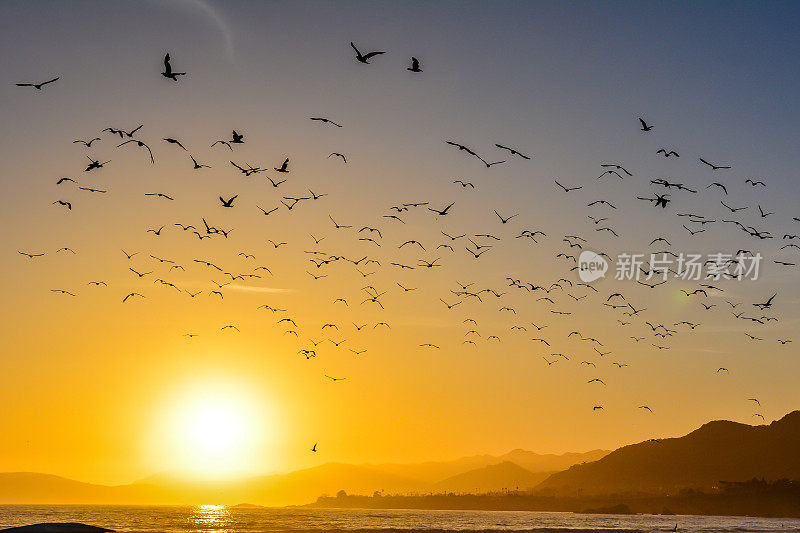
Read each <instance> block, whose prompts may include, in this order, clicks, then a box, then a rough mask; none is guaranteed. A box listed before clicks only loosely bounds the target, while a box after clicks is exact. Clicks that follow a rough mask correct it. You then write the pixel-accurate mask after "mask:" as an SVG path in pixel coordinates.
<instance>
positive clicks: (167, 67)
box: [161, 54, 186, 81]
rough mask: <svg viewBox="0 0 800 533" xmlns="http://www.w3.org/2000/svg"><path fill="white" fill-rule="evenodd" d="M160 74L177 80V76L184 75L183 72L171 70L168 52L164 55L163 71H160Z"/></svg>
mask: <svg viewBox="0 0 800 533" xmlns="http://www.w3.org/2000/svg"><path fill="white" fill-rule="evenodd" d="M161 75H162V76H164V77H165V78H169V79H171V80H172V81H178V76H185V75H186V73H185V72H173V71H172V65H171V64H170V57H169V54H167V55H165V56H164V72H162V73H161Z"/></svg>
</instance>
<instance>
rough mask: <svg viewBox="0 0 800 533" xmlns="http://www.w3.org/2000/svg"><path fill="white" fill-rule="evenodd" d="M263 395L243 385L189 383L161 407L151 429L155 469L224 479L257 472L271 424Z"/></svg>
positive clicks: (266, 451) (263, 459) (265, 453)
mask: <svg viewBox="0 0 800 533" xmlns="http://www.w3.org/2000/svg"><path fill="white" fill-rule="evenodd" d="M270 411H271V410H270V409H269V403H268V402H266V401H265V398H264V397H263V395H260V394H254V393H253V392H248V391H247V388H246V387H244V386H242V384H235V383H209V382H200V383H192V384H190V385H188V386H185V387H184V388H182V389H180V390H179V391H176V392H175V393H173V394H172V395H171V396H170V397H169V398H168V399H167V400H166V402H165V405H164V411H163V412H162V413H163V414H162V416H161V420H160V424H158V428H157V430H156V432H155V433H156V436H155V438H156V440H157V441H158V443H159V445H158V446H157V448H158V451H157V452H156V453H157V455H158V457H157V459H158V461H157V462H158V463H160V468H163V469H168V470H170V471H174V472H179V473H181V474H184V475H191V476H193V477H204V478H226V477H233V476H237V475H242V474H247V473H251V472H253V471H258V470H260V469H262V468H263V467H264V465H265V463H266V462H268V459H269V456H270V453H269V448H270V446H271V445H274V440H275V425H274V423H273V418H272V416H271V415H272V413H271V412H270Z"/></svg>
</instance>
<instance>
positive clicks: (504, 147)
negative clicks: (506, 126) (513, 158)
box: [495, 143, 530, 159]
mask: <svg viewBox="0 0 800 533" xmlns="http://www.w3.org/2000/svg"><path fill="white" fill-rule="evenodd" d="M495 146H497V147H498V148H500V149H501V150H508V151H509V152H511V155H518V156H520V157H521V158H522V159H530V157H528V156H527V155H525V154H522V153H520V152H518V151H516V150H514V149H513V148H509V147H508V146H503V145H502V144H497V143H495Z"/></svg>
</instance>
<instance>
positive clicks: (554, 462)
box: [364, 449, 610, 483]
mask: <svg viewBox="0 0 800 533" xmlns="http://www.w3.org/2000/svg"><path fill="white" fill-rule="evenodd" d="M608 453H610V451H609V450H592V451H589V452H586V453H564V454H561V455H555V454H539V453H534V452H529V451H526V450H520V449H517V450H513V451H511V452H509V453H506V454H503V455H499V456H498V455H472V456H469V457H462V458H460V459H455V460H452V461H429V462H425V463H410V464H379V465H364V466H368V467H370V468H374V469H376V470H380V471H382V472H388V473H391V474H395V475H398V476H402V477H407V478H411V479H417V480H419V481H424V482H427V483H437V482H439V481H442V480H444V479H446V478H449V477H452V476H455V475H457V474H461V473H464V472H467V471H469V470H475V469H478V468H484V467H487V466H491V465H496V464H499V463H502V462H505V461H510V462H512V463H515V464H517V465H519V466H521V467H522V468H524V469H526V470H529V471H531V472H557V471H560V470H566V469H567V468H569V467H570V466H572V465H575V464H579V463H582V462H588V461H596V460H597V459H600V458H601V457H603V456H605V455H607V454H608Z"/></svg>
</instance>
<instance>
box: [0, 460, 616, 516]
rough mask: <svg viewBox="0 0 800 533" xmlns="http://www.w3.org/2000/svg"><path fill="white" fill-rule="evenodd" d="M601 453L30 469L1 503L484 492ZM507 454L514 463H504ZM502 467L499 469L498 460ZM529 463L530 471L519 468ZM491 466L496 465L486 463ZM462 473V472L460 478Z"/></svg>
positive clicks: (2, 491)
mask: <svg viewBox="0 0 800 533" xmlns="http://www.w3.org/2000/svg"><path fill="white" fill-rule="evenodd" d="M605 453H608V452H604V451H598V450H596V451H592V452H588V453H587V454H580V453H574V454H564V455H540V454H535V453H533V452H526V451H523V450H514V451H513V452H510V453H509V454H505V455H503V456H500V457H497V456H492V455H478V456H473V457H465V458H462V459H457V460H454V461H442V462H427V463H417V464H406V465H399V464H387V465H349V464H342V463H326V464H323V465H320V466H316V467H313V468H306V469H303V470H297V471H294V472H289V473H286V474H275V475H268V476H257V477H252V478H248V479H244V480H237V481H228V482H198V481H188V480H185V479H182V478H180V477H178V476H174V475H169V474H157V475H153V476H150V477H147V478H145V479H142V480H140V481H138V482H136V483H132V484H129V485H119V486H107V485H95V484H91V483H82V482H79V481H73V480H70V479H66V478H63V477H59V476H52V475H48V474H36V473H30V472H17V473H5V474H2V473H0V504H3V503H51V504H55V503H62V504H69V503H76V504H80V503H95V504H114V503H131V504H196V503H208V502H209V501H213V502H216V503H220V504H227V505H233V504H237V503H240V502H252V503H255V504H261V505H293V504H304V503H308V502H313V501H315V500H316V499H317V498H318V497H319V496H321V495H323V494H329V495H334V494H336V493H337V492H338V491H339V490H344V491H346V492H348V493H351V494H368V495H371V494H373V493H374V492H376V491H383V492H385V493H412V492H414V493H426V492H432V491H438V490H442V491H444V490H450V491H477V492H487V491H492V490H498V489H501V488H505V487H509V488H513V487H517V486H519V487H528V486H534V485H536V484H537V483H539V482H540V481H542V480H543V479H544V477H545V474H542V472H553V471H555V470H559V469H563V468H567V467H568V466H570V465H572V464H575V463H576V462H580V461H584V460H592V459H593V458H594V457H597V456H602V455H603V454H605ZM511 457H513V458H514V459H516V461H519V463H517V462H516V461H514V464H512V463H511V462H509V460H508V458H511ZM501 464H502V466H499V465H501ZM519 464H523V465H530V468H532V469H534V470H535V471H533V472H532V471H531V470H530V469H528V468H526V467H523V466H519ZM495 465H497V468H489V467H492V466H495ZM459 475H463V477H459Z"/></svg>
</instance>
